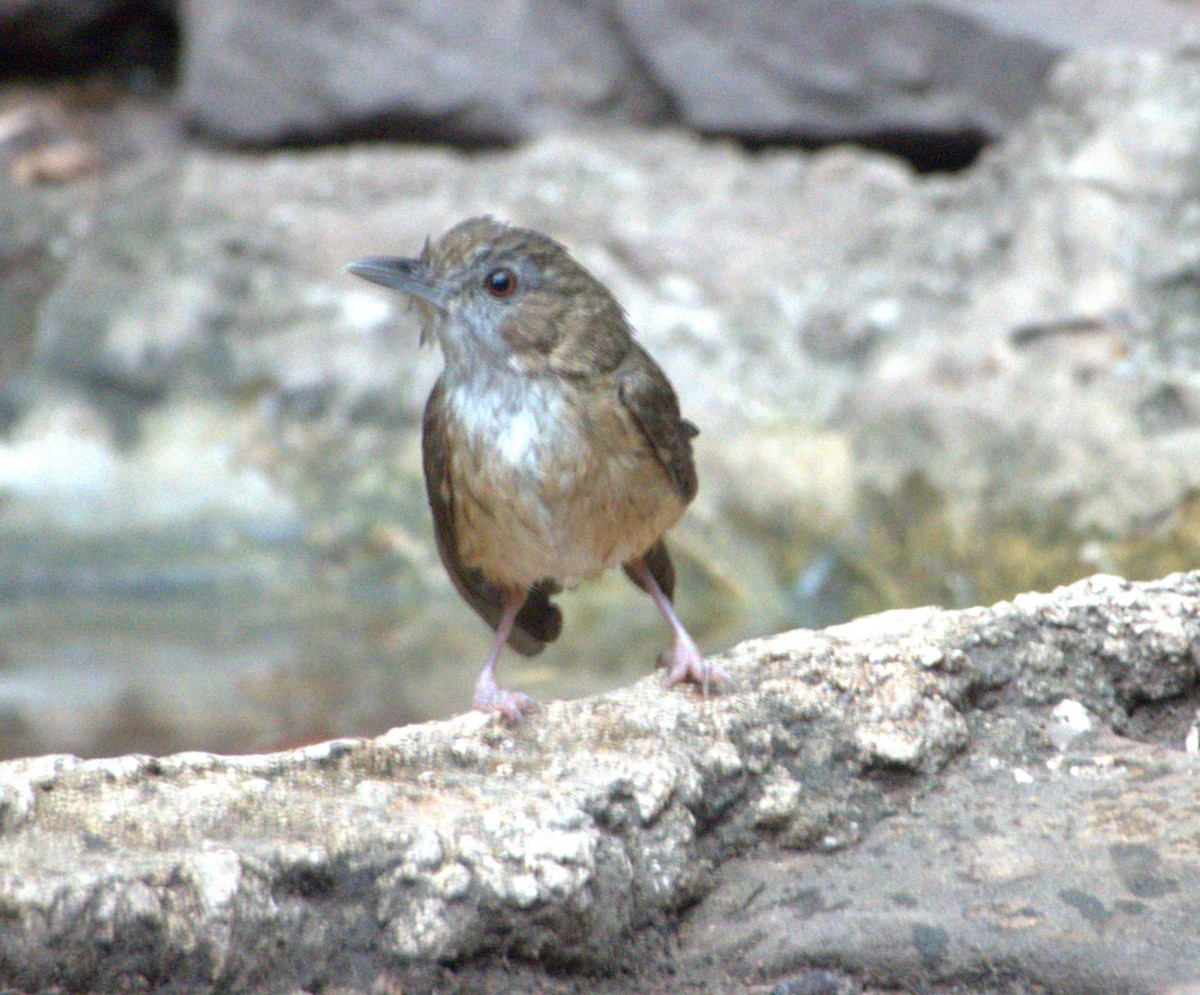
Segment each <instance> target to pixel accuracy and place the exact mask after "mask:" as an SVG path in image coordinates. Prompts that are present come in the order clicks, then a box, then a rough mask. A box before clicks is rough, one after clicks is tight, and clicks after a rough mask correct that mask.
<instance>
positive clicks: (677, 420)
mask: <svg viewBox="0 0 1200 995" xmlns="http://www.w3.org/2000/svg"><path fill="white" fill-rule="evenodd" d="M613 372H614V375H615V377H616V380H617V392H618V394H619V396H620V398H621V403H622V404H624V405H625V407H626V409H627V410H628V411H629V413H630V414H631V415H632V416H633V420H634V421H635V422H636V423H637V425H638V428H640V429H641V431H642V435H643V436H645V438H646V442H647V443H649V445H650V449H651V450H652V451H653V452H654V455H655V456H656V457H657V458H658V461H659V463H661V464H662V467H663V469H664V470H665V471H666V473H667V477H668V478H669V479H670V481H671V483H672V485H673V486H674V487H675V489H676V490H677V491H678V492H679V496H680V497H681V498H683V501H684V503H685V504H686V503H688V502H690V501H691V500H692V498H694V497H695V496H696V488H697V486H698V482H697V479H696V465H695V463H694V462H693V461H692V439H694V438H695V437H696V436H697V435H699V434H700V430H699V429H698V428H696V426H695V425H693V424H692V423H691V422H690V421H688V420H687V419H685V418H683V417H682V416H681V415H680V413H679V400H678V399H677V398H676V397H675V391H674V390H673V389H672V387H671V382H670V381H669V380H668V379H667V375H666V374H665V373H663V371H662V370H661V369H659V367H658V364H657V363H656V362H654V360H653V359H652V358H651V357H650V354H649V353H648V352H646V350H645V349H643V348H642V347H641V346H640V345H638V344H637V342H631V343H630V348H629V351H628V352H627V353H626V354H625V357H624V358H623V359H622V360H621V363H620V365H619V366H618V367H617V368H616V370H614V371H613Z"/></svg>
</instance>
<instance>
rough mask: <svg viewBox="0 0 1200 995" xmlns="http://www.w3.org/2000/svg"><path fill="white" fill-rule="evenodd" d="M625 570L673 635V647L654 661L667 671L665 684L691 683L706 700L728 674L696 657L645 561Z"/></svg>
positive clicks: (673, 610)
mask: <svg viewBox="0 0 1200 995" xmlns="http://www.w3.org/2000/svg"><path fill="white" fill-rule="evenodd" d="M629 569H630V570H631V571H632V572H633V573H634V575H635V576H636V577H637V579H638V580H640V581H641V582H642V584H643V585H645V588H646V590H647V591H649V592H650V597H652V598H653V599H654V603H655V604H656V605H658V610H659V611H660V612H662V613H663V617H664V618H665V619H666V620H667V625H669V626H670V627H671V633H672V634H673V635H674V636H675V643H674V645H673V646H672V647H671V648H670V649H669V650H664V651H663V653H662V656H660V657H659V658H658V663H659V666H660V667H666V668H667V670H668V678H667V683H668V684H672V685H674V684H679V683H680V682H682V681H695V682H696V683H697V684H699V685H700V687H701V688H702V689H703V691H704V697H706V698H707V697H708V686H709V685H710V684H718V685H720V684H727V683H728V682H729V679H730V678H729V674H728V673H727V672H726V671H724V670H722V669H721V668H720V667H718V666H716V665H715V664H713V663H710V662H709V661H708V660H706V659H704V657H702V656H701V655H700V650H699V649H697V648H696V644H695V642H694V641H693V640H692V637H691V636H690V635H688V631H687V629H685V628H684V627H683V623H682V622H681V621H679V616H678V615H676V614H675V607H674V606H673V605H672V604H671V599H670V598H668V597H667V596H666V595H665V594H664V593H663V589H662V588H661V587H659V586H658V581H656V580H655V579H654V574H652V573H651V572H650V568H649V567H647V566H646V563H645V561H644V560H633V561H631V562H630V564H629Z"/></svg>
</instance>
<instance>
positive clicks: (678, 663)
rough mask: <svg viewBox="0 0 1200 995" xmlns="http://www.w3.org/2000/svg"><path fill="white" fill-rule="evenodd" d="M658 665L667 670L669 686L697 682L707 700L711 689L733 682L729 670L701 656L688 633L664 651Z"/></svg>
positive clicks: (680, 636) (683, 634)
mask: <svg viewBox="0 0 1200 995" xmlns="http://www.w3.org/2000/svg"><path fill="white" fill-rule="evenodd" d="M658 665H659V666H660V667H665V668H666V669H667V684H668V685H670V686H674V685H676V684H682V683H683V682H684V681H695V682H696V683H697V684H699V685H700V688H701V690H702V691H703V694H704V697H705V698H707V697H708V689H709V688H710V687H713V686H715V687H721V686H723V685H727V684H728V683H729V682H730V680H731V678H730V676H729V672H728V671H727V670H725V669H724V668H722V667H718V666H717V665H716V664H715V663H713V662H712V661H711V660H706V659H705V658H704V657H702V656H701V655H700V650H699V649H697V648H696V644H695V643H694V642H693V641H692V638H691V636H689V635H688V634H687V633H686V632H685V633H681V634H680V635H679V637H678V638H677V639H676V640H675V645H674V646H672V647H671V648H670V649H669V650H663V651H662V653H661V654H660V655H659V658H658Z"/></svg>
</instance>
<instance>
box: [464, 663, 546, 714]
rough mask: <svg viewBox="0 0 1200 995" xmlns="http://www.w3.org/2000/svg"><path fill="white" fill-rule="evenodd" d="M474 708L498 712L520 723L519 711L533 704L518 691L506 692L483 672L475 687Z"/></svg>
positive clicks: (525, 695) (494, 679) (488, 673)
mask: <svg viewBox="0 0 1200 995" xmlns="http://www.w3.org/2000/svg"><path fill="white" fill-rule="evenodd" d="M473 704H474V705H475V707H476V708H477V709H478V710H479V711H481V712H499V713H500V714H501V715H503V716H504V717H505V718H506V719H510V720H511V721H513V722H520V721H521V709H523V708H526V707H528V706H529V705H531V704H533V699H532V698H530V697H529V695H527V694H522V693H521V692H520V691H507V690H505V689H504V688H502V687H500V686H499V685H498V684H497V683H496V678H495V677H493V676H492V674H491V673H490V672H489V671H487V670H485V671H484V672H483V673H482V674H480V675H479V682H478V683H477V684H476V685H475V698H474V701H473Z"/></svg>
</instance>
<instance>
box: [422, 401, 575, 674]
mask: <svg viewBox="0 0 1200 995" xmlns="http://www.w3.org/2000/svg"><path fill="white" fill-rule="evenodd" d="M444 394H445V388H444V387H443V384H442V381H441V380H440V379H439V380H438V382H437V383H436V384H435V385H434V388H433V392H432V393H431V394H430V395H429V400H428V401H427V402H426V404H425V418H424V421H423V424H422V431H421V451H422V456H423V460H424V464H425V493H426V495H427V496H428V498H429V508H430V510H431V511H432V512H433V534H434V538H435V539H436V540H437V549H438V555H439V556H441V558H442V564H443V565H444V566H445V568H446V572H447V573H448V574H449V575H450V579H451V580H452V581H453V582H454V586H455V588H456V589H457V590H458V593H459V594H461V595H462V596H463V599H464V600H465V601H466V602H467V604H469V605H470V606H471V607H472V608H474V609H475V611H477V612H478V613H479V615H480V617H481V618H482V619H483V620H484V621H485V622H487V624H488V625H490V626H491V627H492V628H493V629H495V628H496V626H498V625H499V624H500V616H501V614H502V613H503V610H504V593H503V591H501V589H500V587H499V586H497V585H496V584H493V583H492V582H491V581H489V580H488V579H487V577H485V576H484V574H483V572H482V571H480V570H475V569H472V568H469V567H465V566H464V565H463V563H462V561H461V560H460V559H459V556H458V542H457V539H456V537H455V533H454V481H453V479H452V478H451V475H450V461H449V459H448V457H447V452H446V443H447V431H446V417H445V415H446V406H445V401H444ZM555 593H557V588H556V587H554V586H553V585H551V584H548V583H543V584H535V585H534V586H533V588H531V589H530V591H529V594H528V595H527V597H526V599H525V604H524V605H523V606H522V607H521V610H520V611H519V612H518V613H517V618H516V621H515V622H514V624H513V628H512V633H511V634H510V635H509V637H508V645H509V646H511V647H512V648H513V649H515V650H516V651H517V652H518V653H522V654H524V655H525V656H534V655H536V654H538V653H540V652H541V651H542V650H544V649H545V648H546V644H547V643H551V642H553V641H554V640H555V639H557V638H558V635H559V633H560V632H561V631H562V612H561V611H560V610H559V608H558V606H557V605H556V604H554V603H553V602H552V601H551V600H550V595H552V594H555Z"/></svg>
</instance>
